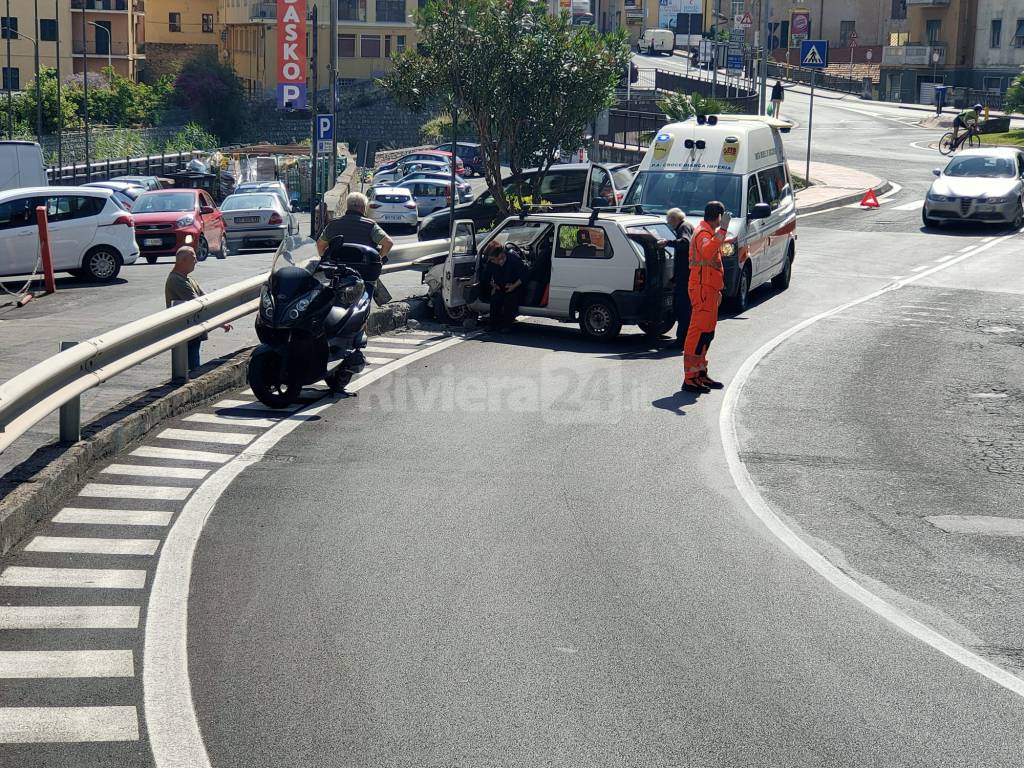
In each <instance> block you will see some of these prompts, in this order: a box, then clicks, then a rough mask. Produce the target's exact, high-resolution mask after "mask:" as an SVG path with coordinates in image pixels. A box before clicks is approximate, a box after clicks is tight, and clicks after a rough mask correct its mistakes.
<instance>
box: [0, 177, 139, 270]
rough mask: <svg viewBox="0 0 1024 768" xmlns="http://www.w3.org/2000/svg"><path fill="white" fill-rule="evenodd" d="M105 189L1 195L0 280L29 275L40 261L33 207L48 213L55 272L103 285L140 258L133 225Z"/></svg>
mask: <svg viewBox="0 0 1024 768" xmlns="http://www.w3.org/2000/svg"><path fill="white" fill-rule="evenodd" d="M113 195H114V193H113V191H112V190H109V189H101V188H98V187H26V188H22V189H11V190H7V191H6V192H0V276H9V275H29V274H31V273H32V272H33V271H34V270H35V268H36V264H37V262H38V260H39V258H40V253H39V229H38V226H37V225H36V208H37V206H45V207H46V215H47V220H48V227H47V229H48V231H49V240H50V254H51V257H52V259H53V269H54V271H56V272H70V273H71V274H73V275H75V276H77V277H81V278H84V279H87V280H95V281H99V282H107V281H110V280H113V279H114V278H115V277H117V274H118V272H120V271H121V266H122V265H124V264H133V263H134V262H135V260H136V259H138V258H139V246H138V245H137V244H136V242H135V220H134V219H133V218H132V215H131V214H130V213H129V212H128V211H125V210H124V209H123V208H121V206H119V205H118V204H117V203H116V202H115V201H114V197H113Z"/></svg>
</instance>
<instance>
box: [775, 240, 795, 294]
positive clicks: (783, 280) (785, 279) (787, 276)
mask: <svg viewBox="0 0 1024 768" xmlns="http://www.w3.org/2000/svg"><path fill="white" fill-rule="evenodd" d="M792 278H793V246H792V245H791V246H789V250H788V251H786V266H784V267H783V268H782V271H781V272H779V274H777V275H776V276H775V277H773V278H772V287H773V288H774V289H775V290H776V291H784V290H786V289H787V288H789V281H790V280H791V279H792Z"/></svg>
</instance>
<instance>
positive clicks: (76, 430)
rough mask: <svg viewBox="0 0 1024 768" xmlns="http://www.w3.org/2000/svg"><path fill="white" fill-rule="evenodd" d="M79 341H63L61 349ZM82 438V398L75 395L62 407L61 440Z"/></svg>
mask: <svg viewBox="0 0 1024 768" xmlns="http://www.w3.org/2000/svg"><path fill="white" fill-rule="evenodd" d="M76 344H78V342H77V341H62V342H61V343H60V351H61V352H63V351H64V350H65V349H71V347H73V346H75V345H76ZM81 439H82V398H81V397H75V398H72V399H71V400H68V401H67V402H66V403H64V405H62V406H61V407H60V441H61V442H62V443H77V442H78V441H79V440H81Z"/></svg>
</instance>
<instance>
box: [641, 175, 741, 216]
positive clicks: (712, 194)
mask: <svg viewBox="0 0 1024 768" xmlns="http://www.w3.org/2000/svg"><path fill="white" fill-rule="evenodd" d="M740 181H741V177H740V176H737V175H736V174H733V173H709V172H706V171H641V172H640V173H639V174H637V177H636V181H635V182H633V186H632V187H631V188H630V190H629V194H628V195H626V199H625V200H624V201H623V205H637V204H639V205H641V206H643V209H644V211H646V212H648V213H665V212H666V211H667V210H668V209H669V208H681V209H682V210H683V211H684V212H685V213H686V214H687V215H690V214H696V215H700V216H703V215H704V206H705V205H707V204H708V203H709V202H711V201H712V200H719V201H721V203H722V204H723V205H724V206H725V209H726V210H727V211H729V212H730V213H731V214H732V215H734V216H735V215H737V214H738V213H739V212H740V211H741V210H742V209H741V208H740V189H741V184H740Z"/></svg>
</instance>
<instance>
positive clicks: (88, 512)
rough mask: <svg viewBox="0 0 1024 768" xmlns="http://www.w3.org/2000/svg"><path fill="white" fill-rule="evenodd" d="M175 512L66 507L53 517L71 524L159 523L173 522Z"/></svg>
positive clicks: (163, 524) (56, 521)
mask: <svg viewBox="0 0 1024 768" xmlns="http://www.w3.org/2000/svg"><path fill="white" fill-rule="evenodd" d="M173 516H174V513H173V512H154V511H151V510H146V509H88V508H86V507H65V508H64V509H62V510H61V511H60V512H58V513H57V514H56V516H55V517H54V518H53V522H55V523H63V524H70V525H83V524H84V525H157V526H161V527H162V526H165V525H167V524H168V523H169V522H171V518H172V517H173Z"/></svg>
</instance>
